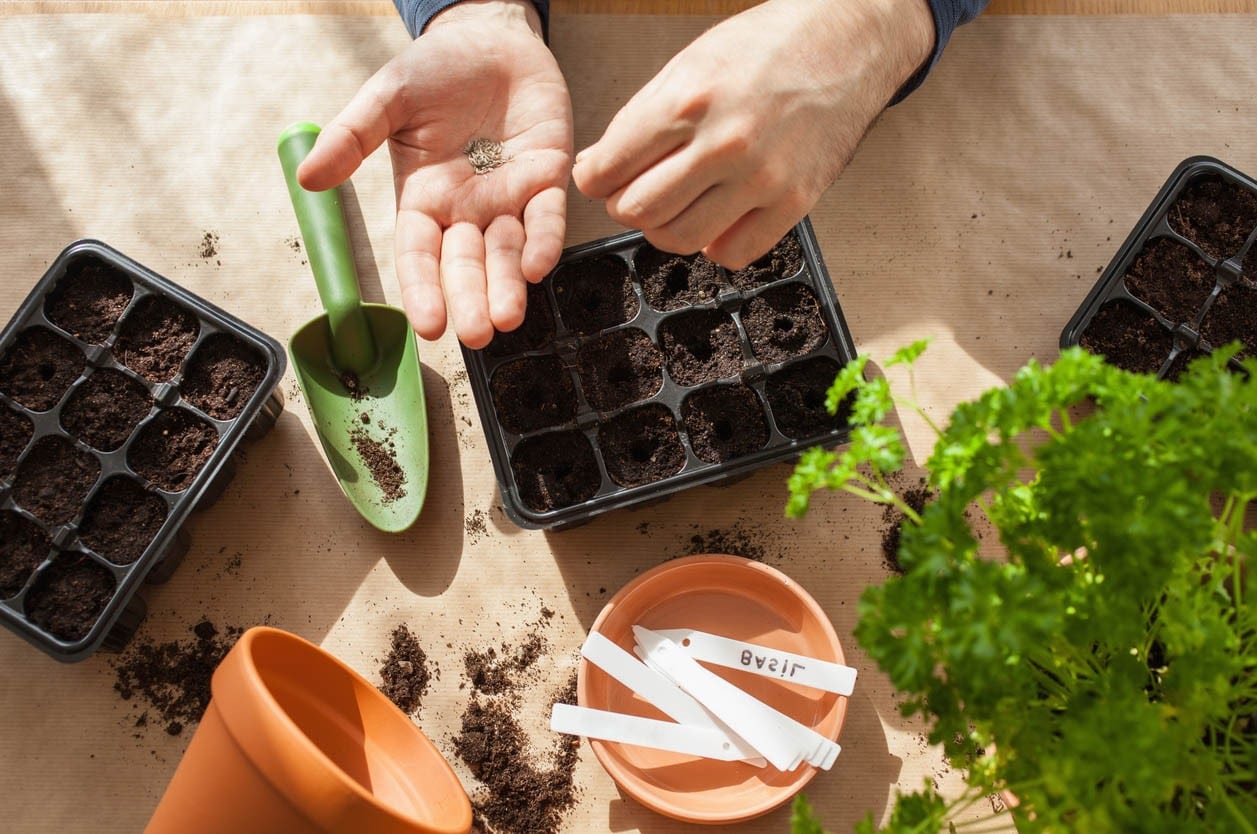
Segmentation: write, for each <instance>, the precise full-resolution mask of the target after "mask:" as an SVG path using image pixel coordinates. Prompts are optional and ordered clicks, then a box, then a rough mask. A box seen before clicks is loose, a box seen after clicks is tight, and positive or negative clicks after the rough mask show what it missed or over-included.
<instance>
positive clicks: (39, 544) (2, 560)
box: [0, 510, 52, 599]
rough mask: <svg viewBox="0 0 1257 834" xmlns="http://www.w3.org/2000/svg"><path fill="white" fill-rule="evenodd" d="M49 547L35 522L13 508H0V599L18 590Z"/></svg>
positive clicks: (46, 538) (49, 543)
mask: <svg viewBox="0 0 1257 834" xmlns="http://www.w3.org/2000/svg"><path fill="white" fill-rule="evenodd" d="M51 547H52V542H51V541H49V540H48V537H47V536H46V535H44V531H43V530H41V529H40V527H39V525H38V524H36V523H35V522H33V521H31V520H30V519H28V518H24V517H23V516H20V515H18V514H17V513H15V512H11V511H8V510H6V511H4V512H0V599H8V598H9V597H11V596H15V595H16V594H17V592H18V591H20V590H22V587H23V586H24V585H25V584H26V580H27V579H29V578H30V576H31V573H32V572H34V570H35V568H37V567H39V565H40V563H41V562H43V561H44V559H45V558H46V557H47V556H48V550H49V548H51Z"/></svg>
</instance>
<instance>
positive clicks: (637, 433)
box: [598, 405, 685, 487]
mask: <svg viewBox="0 0 1257 834" xmlns="http://www.w3.org/2000/svg"><path fill="white" fill-rule="evenodd" d="M598 446H599V447H600V448H601V449H602V460H603V463H605V464H606V467H607V474H608V475H610V476H611V480H613V481H615V482H616V483H617V484H619V485H620V486H625V487H631V486H638V485H639V484H649V483H652V482H654V481H658V480H662V479H663V478H666V477H668V476H669V475H673V474H675V473H677V472H679V471H681V467H683V466H685V449H684V447H682V446H681V439H680V437H679V435H678V434H677V424H676V420H675V419H673V417H672V411H671V410H670V409H668V408H667V407H665V406H662V405H646V406H642V407H641V408H634V409H632V410H631V411H626V412H624V413H623V414H620V415H618V416H616V417H613V418H612V419H610V420H608V421H606V422H605V423H603V424H602V425H600V426H599V427H598Z"/></svg>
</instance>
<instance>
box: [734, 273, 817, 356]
mask: <svg viewBox="0 0 1257 834" xmlns="http://www.w3.org/2000/svg"><path fill="white" fill-rule="evenodd" d="M742 325H743V326H744V327H745V328H746V335H747V338H748V339H750V341H751V348H752V350H754V351H755V355H756V356H758V357H759V358H760V359H761V360H762V361H764V362H784V361H785V360H787V359H790V358H792V357H795V356H802V355H803V354H805V353H810V352H811V351H813V350H815V349H816V348H818V347H820V346H821V345H822V344H824V343H825V340H826V339H827V338H828V337H829V329H828V327H827V326H826V325H825V319H824V318H823V317H822V316H821V308H820V302H819V301H818V300H817V298H816V294H815V293H813V292H812V290H811V289H809V288H808V287H805V286H803V285H802V284H787V285H785V286H778V287H770V288H769V289H767V290H765V291H764V292H762V293H760V294H759V295H757V296H756V297H754V298H752V299H751V300H750V301H748V302H746V305H745V306H744V307H743V308H742Z"/></svg>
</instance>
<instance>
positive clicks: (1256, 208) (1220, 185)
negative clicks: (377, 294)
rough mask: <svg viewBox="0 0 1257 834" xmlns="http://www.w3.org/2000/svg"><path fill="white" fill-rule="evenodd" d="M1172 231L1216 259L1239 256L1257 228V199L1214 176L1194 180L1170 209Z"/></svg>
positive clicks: (1255, 196)
mask: <svg viewBox="0 0 1257 834" xmlns="http://www.w3.org/2000/svg"><path fill="white" fill-rule="evenodd" d="M1168 216H1169V220H1170V227H1171V228H1173V229H1174V231H1176V232H1178V233H1179V234H1181V235H1183V236H1184V237H1186V238H1188V239H1189V240H1191V241H1192V242H1194V243H1195V244H1196V245H1197V246H1199V247H1200V248H1201V249H1203V250H1205V252H1206V253H1207V254H1208V255H1210V256H1211V257H1214V258H1229V257H1230V256H1232V255H1234V254H1236V253H1238V252H1239V251H1240V247H1242V246H1243V245H1244V241H1245V240H1246V239H1247V238H1248V235H1249V233H1251V232H1252V231H1253V229H1254V228H1257V195H1254V194H1253V193H1252V192H1251V191H1248V190H1247V189H1245V188H1241V187H1240V186H1238V185H1235V184H1233V183H1231V182H1228V181H1226V180H1223V179H1222V178H1221V177H1218V176H1214V175H1205V176H1202V177H1197V178H1196V179H1194V180H1192V182H1190V183H1189V184H1188V185H1187V187H1186V188H1184V189H1183V192H1182V194H1180V195H1179V198H1178V199H1177V200H1176V201H1175V202H1174V205H1173V206H1171V207H1170V211H1169V215H1168Z"/></svg>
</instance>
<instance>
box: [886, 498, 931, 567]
mask: <svg viewBox="0 0 1257 834" xmlns="http://www.w3.org/2000/svg"><path fill="white" fill-rule="evenodd" d="M899 497H900V498H902V499H903V500H904V503H906V504H907V505H908V506H909V507H911V508H912V510H913V512H915V513H917V514H918V515H919V514H920V513H921V511H922V510H924V509H925V505H926V504H928V503H929V502H930V501H931V500H933V498H934V491H933V490H932V489H930V488H929V487H927V486H926V485H925V480H924V479H922V480H921V481H919V482H918V483H917V485H916V486H912V487H909V488H908V489H906V490H904V491H903V493H902V494H901V495H900V496H899ZM882 522H883V524H884V525H885V527H884V529H883V530H882V559H883V560H884V564H885V565H886V567H887V568H888V569H889V570H892V571H894V572H895V573H897V574H899V575H901V576H902V575H903V573H904V569H903V565H901V564H899V539H900V536H901V535H902V532H903V522H904V514H903V512H902V511H901V510H899V508H898V507H894V506H892V505H889V504H887V505H886V508H885V509H884V510H882Z"/></svg>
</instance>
